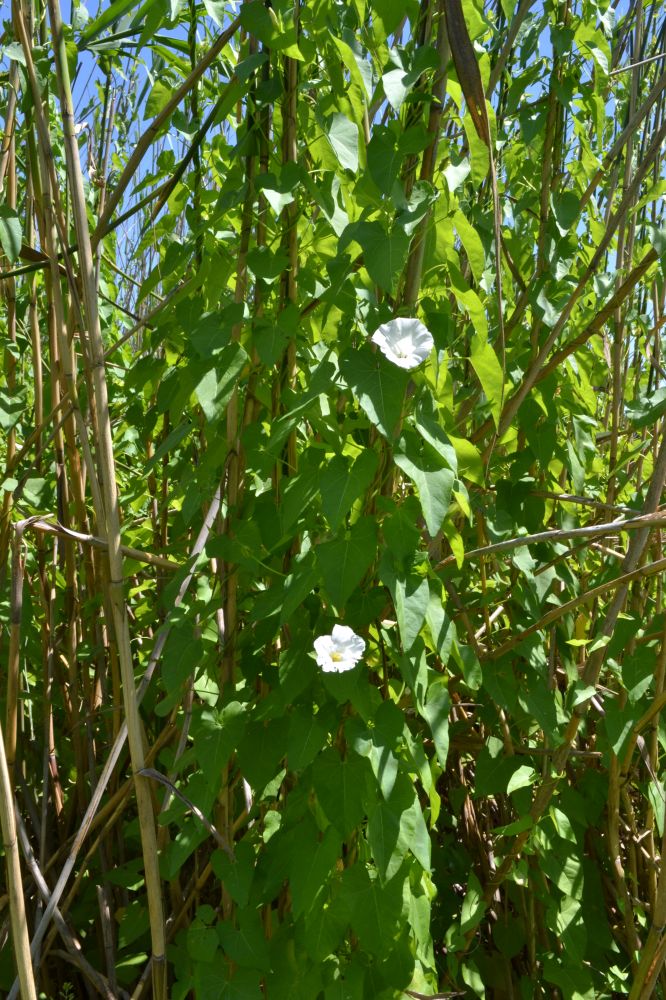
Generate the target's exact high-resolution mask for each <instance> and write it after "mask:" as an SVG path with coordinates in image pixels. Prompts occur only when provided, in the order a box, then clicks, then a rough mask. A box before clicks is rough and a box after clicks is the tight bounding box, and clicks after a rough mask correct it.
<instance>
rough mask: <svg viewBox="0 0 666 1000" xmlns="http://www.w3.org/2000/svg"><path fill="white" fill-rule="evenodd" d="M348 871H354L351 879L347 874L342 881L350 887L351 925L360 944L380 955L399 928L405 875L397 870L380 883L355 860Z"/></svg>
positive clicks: (383, 953) (388, 946) (388, 945)
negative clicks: (383, 882)
mask: <svg viewBox="0 0 666 1000" xmlns="http://www.w3.org/2000/svg"><path fill="white" fill-rule="evenodd" d="M356 869H360V870H359V871H355V870H356ZM348 872H354V873H355V877H354V881H353V883H352V882H351V879H350V878H349V876H347V883H346V884H347V885H349V888H350V889H351V893H350V896H351V900H352V921H351V922H352V927H353V929H354V931H355V932H356V934H357V936H358V939H359V941H360V942H361V944H362V945H363V947H364V948H367V949H368V951H370V952H372V953H373V954H375V955H380V956H384V955H385V954H386V951H387V948H390V946H391V942H392V940H393V938H394V937H395V935H396V933H397V932H398V929H399V921H400V918H401V914H402V905H403V904H402V892H403V885H404V882H405V878H404V877H402V876H401V875H400V874H398V875H396V876H395V877H394V878H392V879H391V881H390V882H388V883H387V884H386V885H382V884H381V883H380V882H379V880H378V879H377V878H372V876H371V875H370V873H369V872H368V871H366V870H365V868H364V867H362V866H359V865H358V864H357V865H355V866H354V868H351V869H348ZM345 874H346V875H347V873H345Z"/></svg>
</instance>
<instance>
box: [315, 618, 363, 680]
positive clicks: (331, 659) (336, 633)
mask: <svg viewBox="0 0 666 1000" xmlns="http://www.w3.org/2000/svg"><path fill="white" fill-rule="evenodd" d="M314 648H315V653H316V654H317V663H318V664H319V666H320V667H321V669H322V670H323V671H324V673H327V674H330V673H336V674H342V673H344V671H345V670H352V669H353V668H354V667H355V666H356V664H357V663H358V661H359V660H360V659H361V657H362V656H363V651H364V649H365V642H364V641H363V639H361V637H360V635H356V633H355V632H354V631H352V629H350V628H349V626H348V625H334V626H333V632H332V633H331V635H320V636H319V637H318V638H317V639H315V641H314Z"/></svg>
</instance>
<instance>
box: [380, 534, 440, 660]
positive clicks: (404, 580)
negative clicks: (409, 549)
mask: <svg viewBox="0 0 666 1000" xmlns="http://www.w3.org/2000/svg"><path fill="white" fill-rule="evenodd" d="M380 576H381V579H382V582H383V583H385V584H386V586H387V587H388V589H389V591H390V593H391V597H392V598H393V606H394V607H395V613H396V617H397V619H398V628H399V629H400V638H401V639H402V646H403V649H404V650H405V652H408V651H409V650H410V649H411V648H412V646H413V645H414V642H415V640H416V637H417V636H418V634H419V632H420V631H421V626H422V625H423V622H424V621H425V616H426V611H427V609H428V601H429V600H430V590H429V587H428V581H427V579H426V578H425V577H422V576H419V575H418V574H417V573H411V572H408V573H405V572H402V571H398V570H396V567H395V566H394V564H393V561H392V560H391V558H390V555H389V554H388V553H387V554H386V556H385V558H383V559H382V564H381V567H380Z"/></svg>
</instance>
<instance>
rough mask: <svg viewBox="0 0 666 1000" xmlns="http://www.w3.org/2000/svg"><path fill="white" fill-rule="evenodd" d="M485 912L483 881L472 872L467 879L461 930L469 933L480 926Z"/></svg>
mask: <svg viewBox="0 0 666 1000" xmlns="http://www.w3.org/2000/svg"><path fill="white" fill-rule="evenodd" d="M485 912H486V904H485V902H484V900H483V889H482V888H481V883H480V882H479V880H478V878H477V877H476V875H475V874H474V872H470V875H469V879H468V881H467V892H466V893H465V898H464V900H463V904H462V910H461V912H460V930H461V931H462V933H463V934H467V933H468V932H469V931H472V930H474V928H475V927H478V926H479V924H480V923H481V921H482V919H483V915H484V913H485Z"/></svg>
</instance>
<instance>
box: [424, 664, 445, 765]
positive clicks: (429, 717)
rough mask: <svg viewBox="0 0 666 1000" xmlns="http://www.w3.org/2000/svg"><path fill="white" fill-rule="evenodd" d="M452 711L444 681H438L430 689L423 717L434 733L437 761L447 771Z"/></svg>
mask: <svg viewBox="0 0 666 1000" xmlns="http://www.w3.org/2000/svg"><path fill="white" fill-rule="evenodd" d="M450 709H451V699H450V698H449V692H448V688H447V685H446V681H444V680H436V681H434V683H432V684H431V685H430V687H429V688H428V693H427V695H426V702H425V705H424V707H423V712H422V715H423V717H424V719H425V720H426V722H427V723H428V725H429V726H430V731H431V733H432V738H433V740H434V742H435V749H436V751H437V759H438V761H439V763H440V764H441V766H442V770H445V769H446V759H447V757H448V753H449V711H450Z"/></svg>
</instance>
